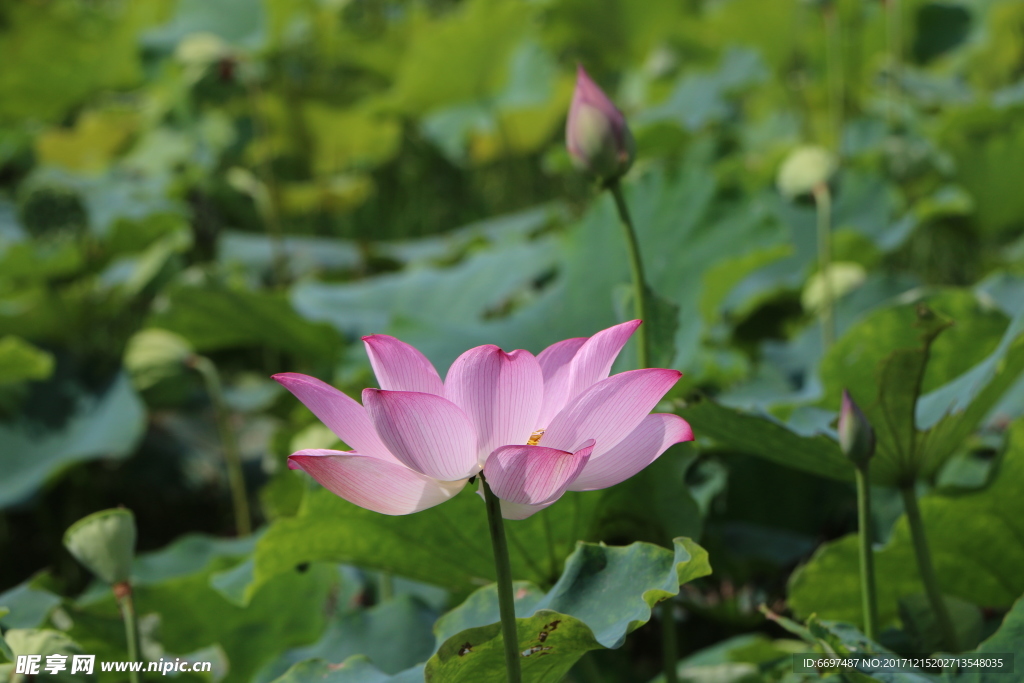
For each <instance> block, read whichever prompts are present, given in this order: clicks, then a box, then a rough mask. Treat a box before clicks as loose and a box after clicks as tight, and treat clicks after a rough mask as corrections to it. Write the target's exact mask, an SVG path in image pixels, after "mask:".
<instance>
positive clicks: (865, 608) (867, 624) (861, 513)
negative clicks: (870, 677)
mask: <svg viewBox="0 0 1024 683" xmlns="http://www.w3.org/2000/svg"><path fill="white" fill-rule="evenodd" d="M868 472H869V464H868V463H864V465H862V466H859V467H857V472H856V475H857V533H858V535H859V537H860V597H861V610H862V612H863V614H864V635H866V636H867V637H868V639H869V640H875V638H876V636H877V635H878V598H877V594H876V591H875V556H874V551H873V550H872V548H871V546H872V539H873V536H874V534H873V533H872V526H871V488H870V484H869V482H870V481H871V480H870V478H869V477H868Z"/></svg>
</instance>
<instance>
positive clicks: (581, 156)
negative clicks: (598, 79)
mask: <svg viewBox="0 0 1024 683" xmlns="http://www.w3.org/2000/svg"><path fill="white" fill-rule="evenodd" d="M565 146H566V147H567V148H568V150H569V156H570V157H572V161H573V164H575V166H576V167H577V168H579V169H580V170H582V171H586V172H588V173H590V174H591V175H593V176H595V177H597V178H600V179H601V180H614V179H615V178H618V177H620V176H621V175H623V174H624V173H625V172H626V171H628V170H629V167H630V166H632V165H633V158H634V156H635V155H636V149H635V144H634V142H633V134H632V133H630V132H629V127H628V126H627V125H626V118H625V117H624V116H623V115H622V112H621V111H619V110H618V108H617V107H616V106H615V105H614V104H612V101H611V100H609V99H608V96H607V95H605V94H604V92H603V91H602V90H601V88H599V87H598V86H597V84H596V83H594V81H592V80H591V79H590V76H588V75H587V72H586V70H585V69H584V68H583V67H582V66H578V67H577V68H576V90H575V91H574V92H573V95H572V105H571V106H570V107H569V118H568V120H567V121H566V122H565Z"/></svg>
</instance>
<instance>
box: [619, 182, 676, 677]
mask: <svg viewBox="0 0 1024 683" xmlns="http://www.w3.org/2000/svg"><path fill="white" fill-rule="evenodd" d="M607 187H608V189H609V190H611V193H612V196H613V197H615V208H616V209H618V211H619V218H620V219H621V223H622V229H623V231H624V232H625V234H626V250H627V251H628V252H629V269H630V271H631V273H632V275H633V307H634V310H635V311H636V317H637V318H639V319H640V320H643V321H644V322H645V323H650V318H648V316H647V291H646V290H647V284H646V283H647V280H645V279H644V265H643V262H642V261H641V260H640V244H639V242H638V241H637V239H636V229H635V228H634V227H633V219H632V218H630V216H629V207H627V206H626V197H625V196H624V195H623V194H622V185H621V184H620V183H619V180H618V178H616V179H615V180H613V181H611V182H610V183H608V185H607ZM646 327H647V325H641V326H640V327H639V328H637V331H636V336H637V340H636V341H637V355H638V357H639V361H640V367H641V368H646V367H649V366H650V358H651V353H650V346H649V344H648V339H649V338H650V337H649V336H648V334H647V329H646ZM674 670H675V669H673V671H674Z"/></svg>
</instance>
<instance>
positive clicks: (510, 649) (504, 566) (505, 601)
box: [479, 473, 523, 683]
mask: <svg viewBox="0 0 1024 683" xmlns="http://www.w3.org/2000/svg"><path fill="white" fill-rule="evenodd" d="M479 476H480V483H481V487H482V488H483V490H484V501H485V503H486V507H487V526H488V528H489V529H490V531H491V546H492V547H493V549H494V567H495V569H497V571H498V611H499V612H500V613H501V637H502V640H503V641H504V643H505V670H506V680H507V681H508V683H522V679H523V675H522V672H521V671H520V667H519V628H518V627H517V626H516V606H515V599H514V597H513V595H512V565H511V564H510V563H509V559H508V543H507V542H506V541H505V523H504V521H503V520H502V518H501V502H500V501H499V500H498V497H497V496H496V495H494V492H492V491H491V487H490V486H488V485H487V480H486V479H484V475H483V474H482V473H481V474H480V475H479Z"/></svg>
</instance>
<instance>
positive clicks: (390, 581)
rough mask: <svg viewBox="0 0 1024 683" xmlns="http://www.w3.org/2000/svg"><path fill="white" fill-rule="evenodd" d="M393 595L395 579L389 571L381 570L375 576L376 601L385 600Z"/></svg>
mask: <svg viewBox="0 0 1024 683" xmlns="http://www.w3.org/2000/svg"><path fill="white" fill-rule="evenodd" d="M393 597H395V579H394V577H393V576H391V573H390V572H381V573H380V575H379V576H378V577H377V602H387V601H388V600H390V599H391V598H393Z"/></svg>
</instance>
